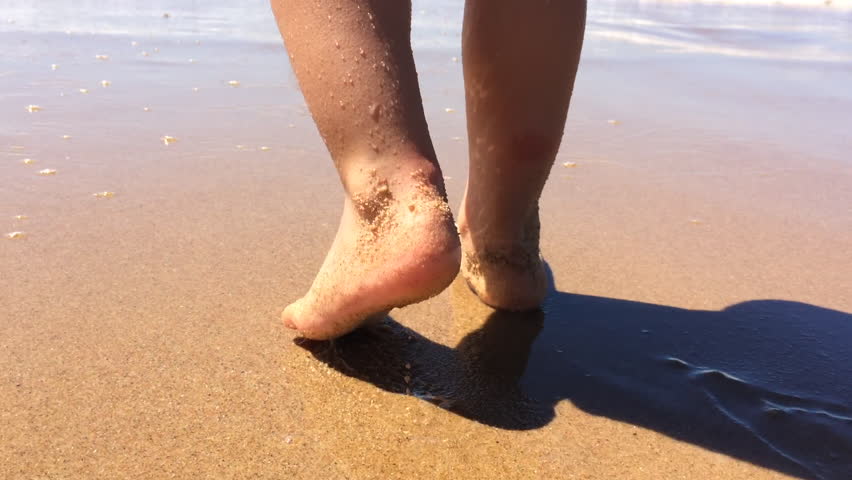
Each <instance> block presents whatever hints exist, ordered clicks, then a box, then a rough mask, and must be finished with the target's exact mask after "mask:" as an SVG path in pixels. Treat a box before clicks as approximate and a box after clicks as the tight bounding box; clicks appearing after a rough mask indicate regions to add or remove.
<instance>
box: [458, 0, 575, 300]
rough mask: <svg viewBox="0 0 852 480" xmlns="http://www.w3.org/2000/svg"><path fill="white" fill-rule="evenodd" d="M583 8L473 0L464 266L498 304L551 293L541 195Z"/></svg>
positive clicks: (570, 3) (570, 81)
mask: <svg viewBox="0 0 852 480" xmlns="http://www.w3.org/2000/svg"><path fill="white" fill-rule="evenodd" d="M585 14H586V2H585V1H584V0H564V1H550V0H529V1H518V0H467V4H466V7H465V17H464V33H463V44H462V48H463V56H464V78H465V90H466V96H467V119H468V125H467V128H468V136H469V140H470V142H469V143H470V176H469V179H468V185H467V190H466V193H465V200H464V201H463V203H462V207H461V211H460V213H459V232H460V233H461V238H462V247H463V250H464V260H463V261H462V272H463V273H464V275H465V277H466V278H467V280H468V282H469V284H470V285H471V287H472V288H473V289H474V290H475V291H476V292H477V294H478V295H479V297H480V298H481V299H482V300H483V301H484V302H485V303H487V304H489V305H492V306H495V307H499V308H506V309H512V310H516V309H517V310H521V309H529V308H535V307H537V306H538V305H539V304H540V303H541V300H542V299H543V298H544V295H545V293H546V289H547V285H546V278H545V274H544V269H543V265H542V263H541V260H540V257H539V245H538V240H539V238H538V233H539V223H538V198H539V196H540V195H541V191H542V188H543V187H544V183H545V181H546V180H547V175H548V173H549V172H550V168H551V166H552V165H553V161H554V159H555V157H556V152H557V150H558V148H559V143H560V141H561V139H562V131H563V128H564V126H565V117H566V115H567V112H568V103H569V101H570V99H571V91H572V89H573V86H574V76H575V75H576V73H577V64H578V62H579V59H580V49H581V46H582V43H583V31H584V26H585Z"/></svg>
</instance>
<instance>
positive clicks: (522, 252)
mask: <svg viewBox="0 0 852 480" xmlns="http://www.w3.org/2000/svg"><path fill="white" fill-rule="evenodd" d="M466 203H467V199H465V201H464V202H463V203H462V208H461V213H460V214H459V228H458V230H459V235H460V237H461V244H462V251H463V258H462V265H461V272H462V275H464V278H465V280H467V284H468V286H470V288H471V290H473V292H474V293H476V295H477V296H478V297H479V299H480V300H482V301H483V302H484V303H485V304H487V305H489V306H492V307H494V308H498V309H502V310H514V311H522V310H533V309H535V308H538V307H539V306H540V305H541V302H542V301H543V300H544V297H545V295H546V294H547V275H546V272H545V270H544V262H543V261H542V259H541V254H540V253H539V244H538V242H539V229H540V225H539V219H538V208H537V207H536V208H534V209H533V211H532V212H531V213H530V214H529V215H528V217H527V218H526V219H525V221H524V222H523V223H522V224H521V225H517V226H516V227H515V228H505V223H504V222H503V225H504V226H503V227H502V228H500V229H499V230H503V231H498V229H495V228H493V226H492V225H488V224H486V225H482V226H480V225H475V223H476V221H477V220H476V218H475V217H482V218H493V216H479V215H470V213H469V212H468V211H467V210H466V208H467V205H466Z"/></svg>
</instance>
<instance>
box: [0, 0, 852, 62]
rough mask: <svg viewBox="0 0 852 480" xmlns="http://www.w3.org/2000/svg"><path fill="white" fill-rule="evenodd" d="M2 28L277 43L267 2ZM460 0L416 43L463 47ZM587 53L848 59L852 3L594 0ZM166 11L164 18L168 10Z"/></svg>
mask: <svg viewBox="0 0 852 480" xmlns="http://www.w3.org/2000/svg"><path fill="white" fill-rule="evenodd" d="M4 3H5V4H4V6H3V9H2V11H0V16H2V17H4V18H3V19H2V20H3V23H2V24H0V32H12V31H21V32H29V33H35V32H42V33H48V32H60V33H65V32H68V33H71V34H76V35H88V34H102V35H126V36H131V37H135V38H138V39H145V40H149V39H153V38H156V37H169V38H177V37H191V38H199V37H200V38H216V39H218V40H243V41H254V42H263V43H275V44H277V43H280V37H279V35H278V31H277V28H276V26H275V22H274V20H273V19H272V15H271V13H270V10H269V4H268V2H267V1H266V0H250V1H246V2H240V4H239V5H236V4H233V3H231V2H221V1H220V2H203V3H200V2H195V1H174V0H172V1H167V0H158V1H153V2H144V4H139V3H138V2H132V1H130V0H86V1H80V2H73V3H69V2H62V1H44V0H42V1H36V2H31V1H23V0H8V1H7V2H4ZM463 4H464V2H463V1H462V0H439V1H426V0H420V1H415V2H414V4H413V43H414V46H415V48H418V49H436V48H438V49H450V50H458V48H459V43H460V39H461V17H462V10H463ZM589 4H590V5H589V15H588V17H589V25H588V38H587V40H586V50H585V55H586V56H587V57H588V56H602V57H606V56H607V55H612V54H617V53H618V51H619V50H620V49H623V48H635V51H636V52H637V53H640V54H648V53H658V54H659V53H663V54H670V53H681V54H695V53H707V54H717V55H725V56H737V57H747V58H765V59H780V60H798V61H815V62H849V61H850V60H852V54H850V51H852V37H850V32H852V2H850V1H846V0H841V1H837V0H835V1H833V2H831V3H830V4H829V5H826V3H825V2H823V1H809V0H804V1H790V2H774V1H768V0H739V1H710V2H700V1H688V2H685V1H647V0H644V1H643V0H597V1H592V2H589ZM164 15H168V18H164Z"/></svg>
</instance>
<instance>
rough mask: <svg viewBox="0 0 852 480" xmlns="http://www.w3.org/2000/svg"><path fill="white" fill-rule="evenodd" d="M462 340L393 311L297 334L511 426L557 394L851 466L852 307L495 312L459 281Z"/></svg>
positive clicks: (768, 451)
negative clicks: (401, 319)
mask: <svg viewBox="0 0 852 480" xmlns="http://www.w3.org/2000/svg"><path fill="white" fill-rule="evenodd" d="M453 309H454V318H453V321H454V322H457V325H461V327H462V328H464V331H469V332H470V333H469V334H467V335H466V336H465V337H464V338H463V339H462V340H461V342H459V344H458V345H456V347H455V348H450V347H447V346H444V345H440V344H437V343H435V342H432V341H430V340H429V339H427V338H424V337H422V336H421V335H419V334H417V333H416V332H414V331H412V330H410V329H408V328H406V327H404V326H402V325H400V324H399V323H397V322H394V321H393V320H390V319H388V320H387V321H386V322H385V323H383V324H381V325H378V326H375V327H370V328H365V329H361V330H359V331H356V332H354V333H352V334H350V335H348V336H346V337H344V338H341V339H339V340H336V341H335V342H331V343H329V342H310V341H300V342H299V343H300V344H302V345H303V346H304V347H305V348H308V349H309V350H310V351H311V352H312V353H313V354H314V355H315V356H316V357H317V358H318V359H320V360H322V361H324V362H326V363H328V364H330V365H331V366H333V367H334V368H336V369H338V370H340V371H341V372H343V373H345V374H347V375H350V376H353V377H356V378H359V379H362V380H364V381H367V382H370V383H372V384H374V385H376V386H378V387H379V388H382V389H384V390H388V391H391V392H397V393H410V394H412V395H415V396H417V397H419V398H421V399H424V400H427V401H430V402H432V403H435V404H437V405H438V406H441V407H443V408H447V409H449V410H451V411H453V412H456V413H458V414H459V415H462V416H464V417H466V418H469V419H472V420H475V421H478V422H481V423H485V424H488V425H493V426H496V427H500V428H505V429H514V430H524V429H534V428H539V427H541V426H544V425H546V424H547V423H549V422H550V421H551V420H552V419H553V416H554V406H555V404H556V403H557V402H559V401H561V400H564V399H567V400H570V401H571V402H573V403H574V404H575V405H576V406H577V407H579V408H581V409H583V410H585V411H587V412H589V413H592V414H595V415H601V416H606V417H609V418H613V419H616V420H619V421H623V422H629V423H632V424H635V425H640V426H643V427H645V428H649V429H653V430H656V431H658V432H661V433H663V434H665V435H668V436H670V437H673V438H677V439H679V440H682V441H686V442H690V443H694V444H696V445H700V446H702V447H704V448H708V449H711V450H715V451H718V452H721V453H724V454H726V455H730V456H733V457H737V458H740V459H744V460H746V461H749V462H752V463H755V464H758V465H761V466H764V467H767V468H772V469H775V470H777V471H780V472H784V473H787V474H791V475H796V476H800V477H805V478H814V479H843V480H848V479H850V478H852V460H851V459H852V315H849V314H848V313H844V312H839V311H835V310H828V309H824V308H820V307H815V306H812V305H807V304H803V303H797V302H789V301H780V300H760V301H749V302H744V303H740V304H737V305H734V306H731V307H728V308H726V309H724V310H721V311H696V310H686V309H680V308H674V307H667V306H662V305H652V304H646V303H639V302H630V301H624V300H616V299H610V298H601V297H591V296H584V295H572V294H568V293H563V292H556V291H554V292H552V294H551V295H550V296H549V298H548V300H547V301H546V303H545V305H544V308H543V311H535V312H527V313H511V312H497V311H494V310H491V309H489V308H487V307H485V306H484V305H482V304H480V303H479V302H478V300H477V299H476V298H475V297H473V296H472V295H471V294H470V293H469V292H467V290H466V289H465V288H464V287H463V286H462V287H459V286H458V285H454V287H453Z"/></svg>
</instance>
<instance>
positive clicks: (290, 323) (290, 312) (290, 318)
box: [281, 302, 299, 330]
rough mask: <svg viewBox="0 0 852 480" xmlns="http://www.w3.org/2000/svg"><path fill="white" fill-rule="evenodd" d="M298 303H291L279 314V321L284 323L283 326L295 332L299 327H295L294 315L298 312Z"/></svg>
mask: <svg viewBox="0 0 852 480" xmlns="http://www.w3.org/2000/svg"><path fill="white" fill-rule="evenodd" d="M298 303H299V302H293V303H291V304H290V305H287V308H285V309H284V311H283V312H281V320H282V321H283V322H284V326H285V327H287V328H290V329H293V330H297V329H298V328H299V327H297V326H296V314H297V312H298V309H299V307H298Z"/></svg>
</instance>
